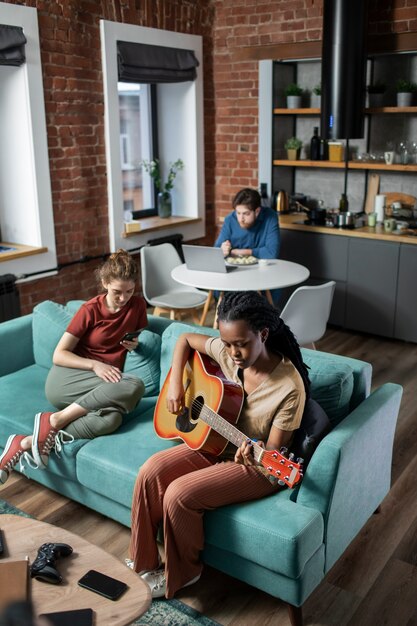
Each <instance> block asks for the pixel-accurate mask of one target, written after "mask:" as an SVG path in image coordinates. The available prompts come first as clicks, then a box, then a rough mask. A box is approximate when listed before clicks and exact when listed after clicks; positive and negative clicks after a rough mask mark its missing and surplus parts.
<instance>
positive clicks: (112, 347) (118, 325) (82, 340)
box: [67, 294, 148, 369]
mask: <svg viewBox="0 0 417 626" xmlns="http://www.w3.org/2000/svg"><path fill="white" fill-rule="evenodd" d="M105 298H106V294H101V295H99V296H96V297H95V298H92V299H91V300H89V301H88V302H86V303H85V304H83V305H82V306H81V308H80V309H79V310H78V311H77V313H76V314H75V315H74V317H73V318H72V320H71V322H70V323H69V325H68V328H67V333H71V335H74V336H75V337H78V339H79V342H78V344H77V345H76V347H75V349H74V354H78V356H82V357H84V358H86V359H94V360H96V361H101V362H102V363H109V364H110V365H114V366H116V367H118V368H120V369H123V365H124V363H125V359H126V354H127V351H126V348H124V347H123V346H122V345H120V341H121V340H122V338H123V336H124V334H125V333H128V332H132V331H134V330H139V329H140V328H145V326H147V324H148V320H147V317H146V303H145V300H144V299H143V298H141V297H140V296H132V297H131V298H130V300H129V302H127V304H125V306H124V307H122V308H121V309H120V311H117V313H112V312H111V311H109V309H108V308H107V306H106V303H105ZM139 341H140V339H139Z"/></svg>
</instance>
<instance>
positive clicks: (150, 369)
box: [123, 330, 161, 397]
mask: <svg viewBox="0 0 417 626" xmlns="http://www.w3.org/2000/svg"><path fill="white" fill-rule="evenodd" d="M160 358H161V337H160V336H159V335H157V334H156V333H153V332H151V331H150V330H143V331H142V332H141V334H140V337H139V345H138V347H137V349H136V350H132V352H128V354H127V356H126V361H125V366H124V368H123V371H124V372H129V373H130V374H134V375H135V376H138V377H139V378H141V379H142V381H143V383H144V385H145V394H144V397H148V396H156V395H157V393H158V391H159V377H160V371H159V361H160Z"/></svg>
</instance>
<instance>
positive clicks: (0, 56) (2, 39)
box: [0, 24, 26, 65]
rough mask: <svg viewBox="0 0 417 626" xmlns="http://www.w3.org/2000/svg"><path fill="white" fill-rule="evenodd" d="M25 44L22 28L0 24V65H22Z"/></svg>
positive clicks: (24, 58)
mask: <svg viewBox="0 0 417 626" xmlns="http://www.w3.org/2000/svg"><path fill="white" fill-rule="evenodd" d="M25 43H26V37H25V35H24V33H23V28H21V27H20V26H7V25H6V24H0V65H22V63H24V62H25V60H26V57H25Z"/></svg>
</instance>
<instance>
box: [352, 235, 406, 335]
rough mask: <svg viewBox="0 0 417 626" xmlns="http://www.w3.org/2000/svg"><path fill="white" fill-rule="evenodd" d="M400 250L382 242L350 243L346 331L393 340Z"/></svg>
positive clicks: (398, 247)
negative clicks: (381, 336)
mask: <svg viewBox="0 0 417 626" xmlns="http://www.w3.org/2000/svg"><path fill="white" fill-rule="evenodd" d="M399 250H400V246H399V245H398V244H395V243H388V242H384V241H371V240H369V239H363V240H353V239H351V240H350V241H349V260H348V272H347V293H346V317H345V325H346V327H347V328H351V329H353V330H359V331H363V332H367V333H373V334H375V335H383V336H384V337H393V336H394V320H395V308H396V291H397V274H398V259H399Z"/></svg>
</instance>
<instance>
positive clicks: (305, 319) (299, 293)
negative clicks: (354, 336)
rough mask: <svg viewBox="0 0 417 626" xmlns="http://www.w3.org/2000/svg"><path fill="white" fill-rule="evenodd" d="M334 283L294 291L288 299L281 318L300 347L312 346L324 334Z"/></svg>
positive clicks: (332, 281)
mask: <svg viewBox="0 0 417 626" xmlns="http://www.w3.org/2000/svg"><path fill="white" fill-rule="evenodd" d="M335 286H336V283H335V282H334V280H331V281H329V282H328V283H324V284H323V285H317V286H311V287H310V286H304V287H299V288H298V289H296V290H295V291H294V292H293V293H292V294H291V296H290V297H289V298H288V301H287V303H286V305H285V306H284V308H283V310H282V312H281V317H282V319H283V320H284V322H285V323H286V324H287V326H289V327H290V329H291V330H292V332H293V333H294V335H295V338H296V339H297V341H298V343H299V344H300V346H305V345H306V344H312V346H313V348H314V349H316V346H315V345H314V342H315V341H318V340H319V339H321V337H323V335H324V333H325V332H326V325H327V320H328V319H329V315H330V309H331V306H332V300H333V294H334V289H335Z"/></svg>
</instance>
